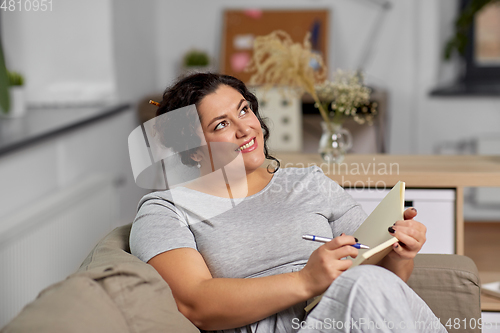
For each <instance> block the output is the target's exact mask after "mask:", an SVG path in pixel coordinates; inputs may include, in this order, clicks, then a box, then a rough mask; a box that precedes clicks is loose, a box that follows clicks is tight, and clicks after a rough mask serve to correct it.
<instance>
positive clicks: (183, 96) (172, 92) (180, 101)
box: [155, 73, 280, 173]
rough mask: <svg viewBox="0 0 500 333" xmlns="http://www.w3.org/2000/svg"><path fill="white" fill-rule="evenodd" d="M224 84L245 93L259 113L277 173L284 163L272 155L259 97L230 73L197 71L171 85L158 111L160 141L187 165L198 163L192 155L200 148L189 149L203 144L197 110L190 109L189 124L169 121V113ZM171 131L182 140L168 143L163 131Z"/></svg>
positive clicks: (198, 99) (266, 150)
mask: <svg viewBox="0 0 500 333" xmlns="http://www.w3.org/2000/svg"><path fill="white" fill-rule="evenodd" d="M221 85H226V86H229V87H232V88H234V89H236V90H237V91H238V92H239V93H241V95H243V97H244V98H245V100H247V101H248V102H249V103H250V107H251V109H252V111H253V113H254V114H255V115H256V116H257V119H259V122H260V126H261V127H262V130H263V133H264V155H265V156H266V158H267V159H271V160H274V161H276V163H277V167H276V168H275V169H274V171H273V172H270V173H275V172H276V171H278V169H279V167H280V162H279V161H278V159H276V158H275V157H273V156H271V155H269V152H268V149H267V139H268V138H269V129H268V127H267V126H266V124H265V123H264V120H263V118H262V117H261V115H260V114H259V103H258V101H257V98H256V97H255V95H254V94H252V93H251V92H250V91H249V90H248V89H247V87H246V86H245V84H244V83H243V82H241V81H240V80H238V79H237V78H235V77H232V76H229V75H222V74H215V73H196V74H192V75H189V76H186V77H183V78H181V79H180V80H178V81H177V82H176V83H175V84H174V85H172V86H170V87H168V88H167V89H166V90H165V92H164V93H163V100H162V101H161V103H160V106H159V107H158V110H157V111H156V117H157V118H156V122H155V128H156V131H157V132H158V134H159V139H160V142H161V143H162V144H163V145H164V146H166V147H168V148H172V149H173V150H174V151H175V152H176V153H179V154H180V156H181V161H182V163H183V164H184V165H191V166H195V165H196V162H195V161H194V160H193V159H192V158H191V154H192V153H194V152H195V151H196V150H197V149H198V148H194V149H188V148H189V147H199V146H200V145H201V139H200V137H199V136H198V134H197V133H196V128H195V126H196V124H195V123H194V121H193V119H196V118H195V117H193V114H189V113H190V112H195V111H194V109H192V110H189V109H187V112H186V119H185V120H186V124H188V125H187V126H179V122H178V121H176V122H172V121H168V120H169V119H168V112H170V111H173V110H176V109H179V108H182V107H186V106H189V105H193V104H194V105H196V106H198V105H199V103H200V102H201V100H202V99H203V98H204V97H205V96H207V95H209V94H212V93H214V92H215V91H216V90H217V89H218V88H219V87H220V86H221ZM163 114H166V116H163V117H158V116H160V115H163ZM167 132H168V133H169V137H172V136H171V135H174V137H176V138H179V140H175V142H166V140H165V138H164V136H163V134H162V133H167ZM170 141H172V140H170ZM268 171H269V166H268Z"/></svg>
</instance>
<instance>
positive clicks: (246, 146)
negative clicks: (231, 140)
mask: <svg viewBox="0 0 500 333" xmlns="http://www.w3.org/2000/svg"><path fill="white" fill-rule="evenodd" d="M243 147H244V148H243ZM256 148H257V140H256V139H255V138H253V139H252V140H250V142H248V143H246V144H244V145H242V146H241V147H240V148H238V149H237V151H241V152H242V153H248V152H251V151H252V150H255V149H256Z"/></svg>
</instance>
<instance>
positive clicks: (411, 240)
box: [389, 208, 427, 260]
mask: <svg viewBox="0 0 500 333" xmlns="http://www.w3.org/2000/svg"><path fill="white" fill-rule="evenodd" d="M415 216H417V210H416V209H415V208H408V209H406V210H405V212H404V220H401V221H397V222H396V223H395V224H394V225H393V226H392V229H393V230H394V232H393V233H391V235H393V236H394V237H396V238H397V239H398V240H399V242H398V243H395V244H394V245H393V246H392V249H393V251H391V253H390V254H389V256H390V257H391V259H400V260H401V259H413V258H415V256H416V255H417V253H418V252H419V251H420V249H421V248H422V246H423V245H424V243H425V240H426V238H425V233H426V232H427V228H426V227H425V225H423V224H422V223H420V222H418V221H415V220H414V219H413V218H414V217H415ZM389 229H390V228H389ZM390 231H391V230H389V232H390Z"/></svg>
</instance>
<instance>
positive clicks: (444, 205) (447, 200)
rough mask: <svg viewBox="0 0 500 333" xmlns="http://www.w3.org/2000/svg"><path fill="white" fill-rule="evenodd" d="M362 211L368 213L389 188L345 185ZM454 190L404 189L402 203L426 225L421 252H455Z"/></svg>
mask: <svg viewBox="0 0 500 333" xmlns="http://www.w3.org/2000/svg"><path fill="white" fill-rule="evenodd" d="M346 192H347V193H349V194H350V195H351V196H352V197H353V198H354V199H355V200H356V201H357V202H359V203H360V204H361V206H362V207H363V209H364V211H365V212H366V213H367V214H370V213H371V212H372V211H373V210H374V209H375V207H377V205H378V204H379V202H380V201H381V200H382V199H383V198H384V197H385V195H386V194H387V193H389V189H385V190H375V189H359V188H346ZM455 201H456V193H455V190H451V189H406V191H405V206H406V207H414V208H415V209H416V210H417V212H418V215H417V217H416V218H415V220H417V221H419V222H421V223H423V224H424V225H425V226H426V227H427V235H426V237H427V241H426V242H425V244H424V246H423V247H422V250H421V251H420V253H444V254H453V253H455Z"/></svg>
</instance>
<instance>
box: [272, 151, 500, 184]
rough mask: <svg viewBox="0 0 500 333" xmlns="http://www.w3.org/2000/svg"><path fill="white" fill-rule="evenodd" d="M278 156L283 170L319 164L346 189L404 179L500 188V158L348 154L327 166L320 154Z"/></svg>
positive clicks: (410, 182) (282, 154) (407, 181)
mask: <svg viewBox="0 0 500 333" xmlns="http://www.w3.org/2000/svg"><path fill="white" fill-rule="evenodd" d="M276 157H277V158H278V159H279V160H280V162H281V163H282V166H283V167H287V166H289V167H291V166H299V167H300V166H304V167H307V166H310V165H313V164H314V165H318V166H320V167H321V168H322V169H323V171H324V172H325V174H327V175H328V176H329V177H330V178H332V179H333V180H335V181H337V182H338V183H339V184H340V185H343V186H345V185H351V184H355V183H356V182H357V183H358V184H359V185H360V186H361V185H362V184H364V185H365V186H366V185H368V182H377V181H383V182H385V183H386V185H387V186H393V185H395V184H396V183H397V182H398V181H399V180H401V181H404V182H406V186H407V187H425V188H455V187H457V186H460V187H479V186H481V187H482V186H489V187H500V156H477V155H476V156H474V155H385V154H373V155H364V154H363V155H361V154H359V155H357V154H348V155H346V158H345V160H344V161H343V162H342V163H341V164H327V163H325V162H324V161H323V160H322V159H321V156H320V155H319V154H300V153H279V154H276ZM373 184H374V183H373Z"/></svg>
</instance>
